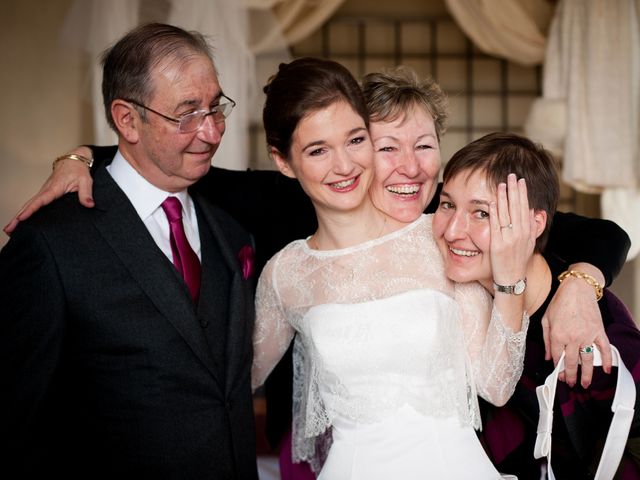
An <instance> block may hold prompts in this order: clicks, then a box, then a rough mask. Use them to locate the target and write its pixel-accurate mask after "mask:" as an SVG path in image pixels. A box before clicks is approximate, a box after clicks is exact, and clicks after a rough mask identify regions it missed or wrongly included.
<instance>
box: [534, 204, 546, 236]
mask: <svg viewBox="0 0 640 480" xmlns="http://www.w3.org/2000/svg"><path fill="white" fill-rule="evenodd" d="M533 221H534V222H535V224H536V238H538V237H539V236H540V235H542V232H544V229H545V228H546V226H547V212H546V211H544V210H534V211H533Z"/></svg>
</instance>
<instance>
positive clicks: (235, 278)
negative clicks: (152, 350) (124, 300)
mask: <svg viewBox="0 0 640 480" xmlns="http://www.w3.org/2000/svg"><path fill="white" fill-rule="evenodd" d="M191 196H192V198H193V199H194V201H196V202H197V203H198V205H199V206H200V208H201V212H202V217H203V219H204V220H205V221H206V222H207V224H208V226H209V228H210V230H211V234H212V235H213V237H214V240H215V248H219V249H220V254H221V256H222V258H223V259H224V261H225V263H226V266H227V268H228V269H229V272H230V277H231V285H230V287H229V292H230V295H229V298H228V302H229V304H228V309H227V311H228V312H229V318H228V322H227V345H226V367H227V372H226V384H227V392H230V391H231V389H232V387H233V384H234V383H235V382H236V381H237V380H238V378H239V371H240V369H241V368H242V366H243V365H245V364H246V362H250V361H251V359H250V358H248V359H247V356H250V355H251V349H250V348H246V346H245V345H246V342H247V335H248V336H249V337H250V336H251V334H252V331H251V326H252V324H251V323H250V319H251V318H252V317H251V315H250V312H249V311H247V308H250V309H251V311H252V307H253V296H252V295H251V292H250V289H249V288H248V284H247V281H246V280H245V279H244V278H243V277H242V272H241V270H240V263H239V260H238V258H237V253H236V252H235V251H234V250H233V249H232V247H231V245H230V244H229V241H228V239H227V235H226V234H225V232H224V230H223V226H222V224H221V222H220V221H219V220H218V219H217V218H216V214H215V212H214V209H213V208H212V207H211V206H210V205H209V203H208V202H207V201H206V200H205V199H203V197H202V196H201V195H199V194H198V193H197V192H191ZM220 287H221V286H220ZM214 288H215V287H214ZM249 342H250V339H249Z"/></svg>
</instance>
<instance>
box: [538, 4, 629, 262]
mask: <svg viewBox="0 0 640 480" xmlns="http://www.w3.org/2000/svg"><path fill="white" fill-rule="evenodd" d="M639 6H640V0H590V1H588V2H585V1H582V0H561V1H560V2H559V3H558V6H557V11H556V14H555V16H554V18H553V22H552V24H551V28H550V31H549V38H548V47H547V51H546V56H545V69H544V86H543V98H541V99H538V100H537V101H536V103H535V104H534V108H533V109H532V111H531V114H530V116H529V119H528V120H527V124H526V131H527V134H528V135H529V136H531V137H533V138H534V139H536V140H538V141H541V142H542V143H544V144H545V145H546V146H547V147H550V148H551V149H552V150H555V151H562V156H563V172H562V176H563V180H564V181H565V182H567V183H568V184H570V185H572V186H573V187H574V188H576V189H578V190H582V191H586V192H592V193H602V196H601V200H602V201H601V207H602V216H603V217H604V218H608V219H611V220H614V221H616V222H617V223H618V224H619V225H620V226H622V227H623V228H624V229H625V230H626V231H627V232H628V233H629V235H630V236H631V241H632V248H631V251H630V252H629V257H628V259H632V258H634V257H635V256H636V255H637V254H638V252H639V251H640V226H639V222H638V218H640V193H639V192H640V191H639V190H638V189H639V187H640V130H639V127H640V19H639V12H640V8H639Z"/></svg>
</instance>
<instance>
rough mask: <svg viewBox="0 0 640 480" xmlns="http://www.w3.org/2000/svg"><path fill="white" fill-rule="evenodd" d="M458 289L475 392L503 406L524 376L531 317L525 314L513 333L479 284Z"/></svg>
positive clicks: (460, 286) (471, 284)
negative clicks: (525, 352)
mask: <svg viewBox="0 0 640 480" xmlns="http://www.w3.org/2000/svg"><path fill="white" fill-rule="evenodd" d="M455 289H456V293H455V294H456V300H457V302H458V304H459V305H460V308H461V311H462V315H461V321H462V329H463V332H464V336H465V344H466V347H467V354H468V358H469V365H470V368H471V375H472V378H473V382H474V386H475V389H476V391H477V393H478V395H480V396H481V397H482V398H484V399H485V400H487V401H488V402H491V403H493V404H494V405H498V406H500V405H504V404H505V403H506V402H507V400H508V399H509V397H511V395H512V394H513V392H514V390H515V387H516V384H517V383H518V380H519V379H520V375H521V374H522V368H523V363H524V350H525V345H526V342H525V339H526V335H527V327H528V325H529V317H528V316H527V315H526V313H525V314H524V315H523V319H522V328H521V330H520V331H519V332H514V331H513V330H512V329H511V328H509V327H507V326H506V325H505V324H504V323H503V321H502V318H501V316H500V312H498V311H497V309H496V308H494V307H493V304H492V301H491V296H490V295H489V294H488V293H487V291H486V290H485V289H484V288H482V287H481V286H480V285H479V284H477V283H467V284H457V285H456V287H455Z"/></svg>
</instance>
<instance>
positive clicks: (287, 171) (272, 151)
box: [269, 147, 296, 178]
mask: <svg viewBox="0 0 640 480" xmlns="http://www.w3.org/2000/svg"><path fill="white" fill-rule="evenodd" d="M269 156H270V157H271V158H272V159H273V161H274V162H275V164H276V166H277V167H278V170H280V173H282V174H283V175H285V176H287V177H289V178H296V174H295V173H294V172H293V170H292V169H291V165H289V162H288V161H287V159H286V158H284V156H283V155H282V154H281V153H280V151H279V150H278V149H277V148H276V147H269Z"/></svg>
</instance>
